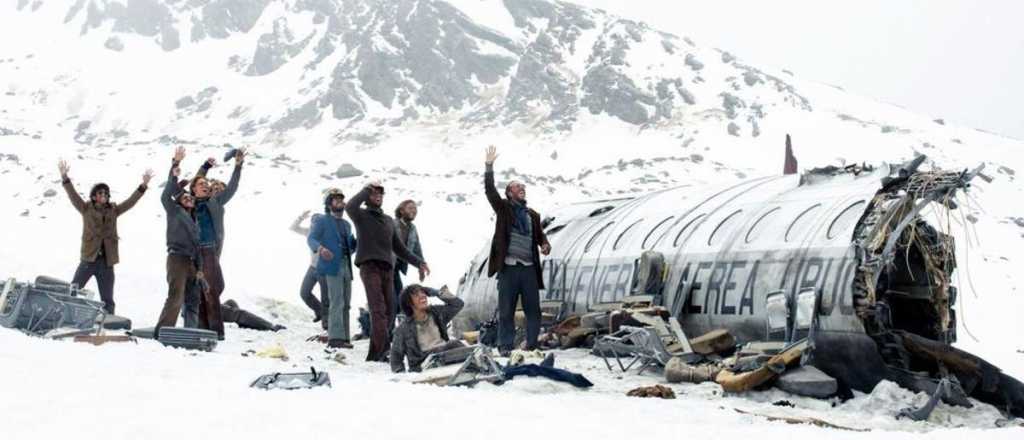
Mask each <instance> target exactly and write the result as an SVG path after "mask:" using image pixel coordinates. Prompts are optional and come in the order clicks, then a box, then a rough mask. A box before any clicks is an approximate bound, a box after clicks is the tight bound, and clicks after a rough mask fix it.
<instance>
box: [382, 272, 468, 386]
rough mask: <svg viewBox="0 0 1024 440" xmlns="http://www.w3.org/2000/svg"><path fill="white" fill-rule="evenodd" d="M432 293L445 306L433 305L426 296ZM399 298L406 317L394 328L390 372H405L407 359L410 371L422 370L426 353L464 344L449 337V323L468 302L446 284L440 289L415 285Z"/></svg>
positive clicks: (407, 288)
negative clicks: (463, 300)
mask: <svg viewBox="0 0 1024 440" xmlns="http://www.w3.org/2000/svg"><path fill="white" fill-rule="evenodd" d="M431 296H433V297H436V298H440V299H441V301H444V305H443V306H432V305H430V303H429V302H428V300H427V298H428V297H431ZM398 301H399V304H401V307H402V312H403V313H405V316H406V317H407V318H406V319H405V320H404V321H402V324H401V325H399V326H398V328H397V329H395V336H394V337H393V338H392V339H391V356H390V362H391V371H394V372H395V373H401V372H403V371H405V360H406V359H408V360H409V371H420V370H421V368H420V366H421V365H422V364H423V361H424V360H426V359H427V356H429V355H431V354H433V353H440V352H442V351H447V350H451V349H452V348H457V347H462V346H463V344H462V343H461V342H459V341H452V340H450V339H449V338H448V323H449V322H451V321H452V319H453V318H455V315H457V314H458V313H459V311H461V310H462V306H463V305H464V304H465V303H463V302H462V300H461V299H459V298H457V297H455V295H452V293H451V291H449V290H448V287H447V286H445V287H442V288H441V290H440V291H438V290H436V289H431V288H429V287H425V286H420V285H418V284H413V285H410V286H409V287H406V288H405V290H403V291H402V294H401V295H400V296H399V299H398Z"/></svg>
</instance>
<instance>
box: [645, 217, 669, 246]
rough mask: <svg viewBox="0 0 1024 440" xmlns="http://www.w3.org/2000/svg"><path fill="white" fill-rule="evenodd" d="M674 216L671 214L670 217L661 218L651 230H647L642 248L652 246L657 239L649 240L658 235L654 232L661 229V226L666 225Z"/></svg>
mask: <svg viewBox="0 0 1024 440" xmlns="http://www.w3.org/2000/svg"><path fill="white" fill-rule="evenodd" d="M674 218H675V216H672V217H669V218H667V219H665V220H662V221H661V223H658V224H657V225H655V226H654V227H653V228H651V232H648V233H647V236H646V237H644V243H643V246H644V249H650V248H651V247H653V246H654V243H655V242H656V241H657V240H651V239H652V238H656V237H658V235H657V234H656V233H657V232H659V231H661V230H662V229H663V228H662V226H665V225H668V222H669V221H671V220H672V219H674Z"/></svg>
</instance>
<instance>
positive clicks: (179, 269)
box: [59, 146, 551, 371]
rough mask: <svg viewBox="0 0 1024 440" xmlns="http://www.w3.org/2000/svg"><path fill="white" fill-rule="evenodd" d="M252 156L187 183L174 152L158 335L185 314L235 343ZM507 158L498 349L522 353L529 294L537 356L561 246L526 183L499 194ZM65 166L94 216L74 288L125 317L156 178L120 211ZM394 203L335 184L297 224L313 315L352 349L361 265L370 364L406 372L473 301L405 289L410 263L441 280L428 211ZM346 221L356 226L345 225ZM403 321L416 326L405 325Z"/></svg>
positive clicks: (494, 267)
mask: <svg viewBox="0 0 1024 440" xmlns="http://www.w3.org/2000/svg"><path fill="white" fill-rule="evenodd" d="M245 155H246V152H245V150H244V149H233V150H232V151H231V152H230V153H229V154H228V156H226V157H225V158H224V160H225V162H227V161H228V160H230V159H232V158H233V159H234V162H235V165H234V169H233V172H232V174H231V178H230V179H229V181H228V183H227V184H226V185H225V184H223V183H221V182H218V181H213V180H211V179H208V177H207V172H208V171H209V170H210V169H211V168H212V167H214V166H215V165H216V160H215V159H214V158H210V159H208V160H207V161H206V162H204V163H203V164H202V166H201V167H200V169H199V171H198V172H197V174H196V176H195V177H194V178H192V179H190V180H185V181H181V180H179V176H180V174H181V163H182V161H183V160H184V158H185V150H184V148H182V147H178V148H177V149H176V150H175V152H174V156H173V158H172V161H171V166H170V170H169V171H168V176H167V183H166V185H165V186H164V189H163V193H162V194H161V196H160V202H161V204H162V205H163V207H164V210H165V212H166V214H167V216H166V217H167V229H166V241H167V263H166V268H167V284H168V293H167V299H166V300H165V302H164V306H163V310H162V311H161V313H160V317H159V319H158V321H157V325H156V331H157V332H159V329H160V328H161V327H169V326H175V325H176V323H177V319H178V315H179V314H182V316H183V317H184V321H185V325H186V326H190V327H199V328H204V329H208V330H212V331H215V332H216V333H217V335H218V336H219V337H220V338H221V339H223V338H224V321H223V319H222V316H221V303H220V296H221V293H222V292H223V291H224V276H223V273H222V271H221V265H220V255H221V250H222V249H223V247H224V236H225V234H224V229H225V228H224V212H225V206H226V205H227V204H228V202H230V201H231V199H232V198H233V197H234V195H235V193H236V192H237V190H238V185H239V180H240V179H241V173H242V167H243V164H244V163H245ZM496 159H497V150H496V149H495V148H494V147H493V146H491V147H488V148H487V152H486V159H485V172H484V193H485V195H486V197H487V200H488V202H489V203H490V205H491V207H492V209H493V210H494V212H495V214H496V220H495V228H494V235H493V238H492V243H491V251H490V258H489V262H488V275H489V276H497V278H498V312H499V313H498V318H499V335H498V348H499V350H500V351H501V352H503V353H507V352H508V351H509V350H511V349H512V344H513V340H514V335H515V310H516V304H517V302H519V300H520V298H521V302H522V307H523V312H524V313H525V315H526V348H528V349H534V348H537V337H538V335H539V330H540V296H539V290H540V289H543V281H542V279H541V264H540V255H547V254H548V253H549V252H550V250H551V248H550V245H549V243H548V241H547V237H546V236H545V235H544V231H543V229H542V227H541V220H540V214H538V213H537V212H536V211H534V210H533V209H530V208H528V207H527V205H526V186H525V185H524V184H523V183H521V182H518V181H512V182H510V183H508V184H507V185H506V187H505V193H504V196H505V197H504V198H502V196H501V195H500V194H499V193H498V191H497V189H496V188H495V183H494V169H493V165H494V162H495V160H496ZM59 169H60V173H61V178H62V183H63V187H64V189H65V191H66V192H67V194H68V197H69V198H70V200H71V203H72V205H73V206H74V207H75V209H76V210H78V211H79V213H81V215H82V246H81V252H80V253H81V262H80V264H79V266H78V268H77V270H76V271H75V275H74V280H73V283H75V284H77V285H78V286H83V285H84V284H85V283H86V282H88V280H89V279H90V278H92V277H95V278H96V281H97V284H98V285H99V291H100V297H101V299H102V300H103V303H104V306H105V308H106V311H107V312H108V313H114V310H115V309H114V307H115V303H114V298H113V285H114V265H116V264H117V263H118V247H117V244H118V236H117V218H118V217H119V216H121V215H122V214H124V213H125V212H127V211H128V210H129V209H131V208H132V207H133V206H134V205H135V204H136V203H137V202H138V201H139V199H140V198H141V197H142V195H143V194H144V193H145V192H146V190H147V188H148V185H149V181H150V179H151V178H152V177H153V172H152V171H151V170H147V171H146V173H145V174H144V175H143V181H142V184H141V185H139V187H138V188H137V189H136V190H135V192H133V193H132V195H131V196H130V197H129V198H128V199H127V200H125V201H124V202H122V203H113V202H111V201H110V188H109V187H108V186H107V185H106V184H103V183H100V184H97V185H95V186H93V188H92V189H91V190H90V192H89V201H88V202H86V201H85V200H83V199H82V198H81V196H79V195H78V193H77V192H76V190H75V188H74V186H73V184H72V182H71V179H70V177H68V171H69V167H68V165H67V164H66V163H65V162H64V161H61V162H60V163H59ZM383 202H384V187H383V185H381V183H380V182H379V181H377V182H371V183H369V184H367V185H365V186H364V187H363V188H362V189H361V190H360V191H359V192H358V193H357V194H356V195H355V196H353V197H352V198H351V199H350V200H348V201H346V199H345V195H344V193H342V191H341V190H339V189H336V188H332V189H330V190H328V191H326V192H325V195H324V199H323V204H324V213H323V214H322V215H321V214H316V215H313V216H312V218H311V226H310V228H309V229H308V231H302V230H300V229H297V228H298V226H297V224H296V225H293V228H292V229H293V230H298V231H300V232H307V234H306V235H307V237H306V242H307V245H308V246H309V249H310V252H311V261H310V266H309V268H308V270H307V272H306V275H305V277H304V279H303V283H302V288H301V291H300V294H301V296H302V298H303V301H304V302H305V303H306V304H307V305H308V306H309V307H310V308H311V309H312V310H313V313H314V316H315V317H316V318H315V320H317V321H324V322H326V330H327V334H328V340H327V342H328V345H329V346H330V347H333V348H351V347H352V342H351V341H352V338H351V333H350V325H349V318H350V305H351V299H352V279H353V277H354V275H355V269H354V268H353V265H354V266H355V268H356V269H358V271H359V277H360V279H361V280H362V283H363V286H364V288H365V291H366V302H367V305H368V308H369V321H370V323H369V327H370V329H369V339H370V347H369V352H368V354H367V360H368V361H387V360H388V358H389V357H390V358H391V362H392V367H393V368H394V369H396V371H398V368H397V364H396V363H395V362H396V361H397V362H398V363H399V364H401V362H402V359H405V358H408V359H409V360H410V365H412V364H413V363H414V362H413V361H414V360H415V359H418V360H419V361H422V358H423V357H424V356H423V353H426V352H428V351H432V350H436V349H438V348H441V347H444V346H446V345H447V343H448V336H447V329H446V328H447V325H448V322H450V321H451V319H452V318H453V317H454V316H455V314H456V313H458V311H459V310H461V308H462V306H463V304H462V301H461V300H459V299H458V298H455V297H454V295H452V294H451V292H449V291H448V290H447V288H442V289H441V290H434V289H431V288H428V287H425V286H421V285H419V284H413V285H410V286H408V287H406V288H404V289H403V283H402V279H401V276H402V275H404V274H406V273H407V272H408V269H409V267H410V266H412V267H415V268H417V270H418V272H419V279H420V281H422V280H423V279H424V278H425V277H426V276H427V275H429V274H430V268H429V266H428V265H427V263H426V262H425V261H424V257H423V249H422V245H421V240H420V236H419V231H418V230H417V229H416V226H415V224H414V223H413V222H414V220H415V219H416V216H417V214H418V209H417V206H416V203H415V202H414V201H412V200H405V201H403V202H402V203H400V204H399V205H398V207H397V208H396V209H395V211H394V213H395V218H392V217H391V216H389V215H387V214H386V213H385V212H384V210H383V208H382V206H383ZM346 214H347V215H348V218H349V219H351V221H352V223H349V221H348V220H346V219H345V218H344V217H345V215H346ZM315 284H319V285H320V287H321V291H322V292H323V291H326V295H323V293H321V300H319V301H318V300H317V299H316V298H315V297H314V296H313V293H312V290H313V286H314V285H315ZM324 296H326V298H325V297H324ZM428 296H436V297H438V298H440V299H441V301H442V302H443V303H444V306H430V305H429V303H428V301H427V297H428ZM399 313H401V314H403V315H405V316H406V319H404V320H403V325H402V326H399V328H397V329H396V327H395V323H396V318H397V316H398V315H399ZM392 344H394V345H392ZM424 345H426V346H424ZM396 358H397V360H396ZM416 365H417V366H418V363H417V364H416ZM402 369H404V367H403V368H402ZM413 369H415V367H414V368H413Z"/></svg>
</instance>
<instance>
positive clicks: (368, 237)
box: [331, 182, 430, 362]
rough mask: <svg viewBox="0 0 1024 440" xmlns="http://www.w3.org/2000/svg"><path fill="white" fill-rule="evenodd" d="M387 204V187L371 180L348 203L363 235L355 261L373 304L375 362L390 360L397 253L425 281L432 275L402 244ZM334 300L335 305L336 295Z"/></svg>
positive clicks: (347, 209) (371, 353)
mask: <svg viewBox="0 0 1024 440" xmlns="http://www.w3.org/2000/svg"><path fill="white" fill-rule="evenodd" d="M383 203H384V187H383V186H382V185H381V184H380V182H371V183H369V184H367V185H366V186H365V187H364V188H363V189H362V190H361V191H359V193H358V194H356V195H355V196H353V197H352V200H351V201H350V202H349V203H348V205H347V206H345V212H347V213H348V217H349V218H350V219H352V223H354V224H355V227H356V234H357V235H358V236H359V245H358V246H357V248H356V261H355V264H356V266H358V267H359V278H360V279H361V280H362V281H363V287H364V288H365V289H366V304H367V305H368V306H369V307H370V349H369V352H368V353H367V355H366V360H367V361H371V362H384V361H386V360H387V356H388V346H389V345H390V343H391V341H390V338H389V337H388V328H389V325H388V323H389V322H392V323H393V322H394V321H395V313H394V312H393V311H392V310H393V309H394V308H393V305H392V302H393V301H394V300H395V298H394V293H393V292H392V289H394V287H395V284H394V278H393V277H394V275H395V271H394V267H395V256H396V255H397V256H398V257H399V258H401V259H403V260H405V261H407V262H409V264H412V265H414V266H417V267H418V268H419V271H420V280H421V281H422V280H423V278H424V277H425V276H427V275H429V274H430V268H429V267H427V263H426V262H424V261H423V260H422V259H420V257H418V256H416V255H415V254H413V253H412V252H409V249H408V248H406V247H405V244H404V243H402V240H401V237H399V235H398V228H397V226H395V220H394V219H392V218H391V217H390V216H388V215H387V214H385V213H384V210H383V209H381V205H382V204H383ZM363 204H366V207H365V208H363V206H362V205H363ZM331 301H332V302H331V307H332V308H333V307H334V302H333V301H334V298H331Z"/></svg>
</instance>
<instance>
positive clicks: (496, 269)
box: [484, 145, 551, 354]
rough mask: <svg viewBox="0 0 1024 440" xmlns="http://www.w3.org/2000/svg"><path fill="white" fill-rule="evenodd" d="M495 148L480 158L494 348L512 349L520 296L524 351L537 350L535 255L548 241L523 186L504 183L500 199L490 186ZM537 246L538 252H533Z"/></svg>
mask: <svg viewBox="0 0 1024 440" xmlns="http://www.w3.org/2000/svg"><path fill="white" fill-rule="evenodd" d="M497 158H498V151H497V149H496V148H495V147H494V146H493V145H492V146H489V147H487V155H486V158H485V159H484V194H485V195H486V196H487V202H488V203H490V204H491V208H492V209H493V210H494V213H495V215H496V218H495V222H494V236H493V237H492V239H491V253H490V257H488V263H487V276H488V277H492V276H495V275H497V276H498V350H499V352H500V353H502V354H506V353H508V352H509V351H510V350H512V348H513V347H512V342H513V339H514V336H515V328H516V322H515V312H516V301H517V300H518V299H519V296H520V295H522V302H523V313H524V314H525V315H526V349H527V350H533V349H536V348H537V336H538V335H539V334H540V318H541V316H540V289H543V288H544V281H543V277H542V276H541V270H542V269H541V264H540V254H543V255H547V254H548V253H550V252H551V245H550V244H548V238H547V236H545V235H544V230H543V229H542V228H541V225H540V214H539V213H537V211H534V210H532V209H530V208H528V207H527V206H526V185H523V184H522V183H521V182H517V181H512V182H509V183H508V185H506V186H505V198H504V199H502V198H501V196H500V195H498V190H497V189H496V188H495V187H494V161H495V160H496V159H497ZM538 248H539V249H540V252H539V253H538V252H537V250H538Z"/></svg>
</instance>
